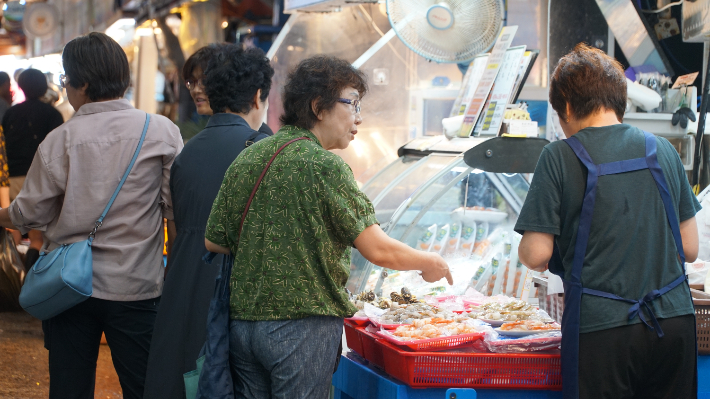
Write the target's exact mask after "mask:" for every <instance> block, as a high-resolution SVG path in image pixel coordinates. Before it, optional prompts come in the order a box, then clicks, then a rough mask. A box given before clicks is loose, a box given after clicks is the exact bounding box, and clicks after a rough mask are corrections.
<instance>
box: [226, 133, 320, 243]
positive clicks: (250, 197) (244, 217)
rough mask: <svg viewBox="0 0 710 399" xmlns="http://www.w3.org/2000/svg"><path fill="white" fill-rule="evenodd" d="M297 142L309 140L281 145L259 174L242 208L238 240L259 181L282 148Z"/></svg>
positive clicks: (301, 138)
mask: <svg viewBox="0 0 710 399" xmlns="http://www.w3.org/2000/svg"><path fill="white" fill-rule="evenodd" d="M299 140H310V139H309V138H308V137H299V138H297V139H293V140H291V141H289V142H288V143H286V144H284V145H282V146H281V148H279V149H278V150H276V152H275V153H274V155H273V156H272V157H271V159H270V160H269V162H268V163H267V164H266V167H265V168H264V170H263V171H262V172H261V175H260V176H259V178H258V179H257V180H256V184H255V185H254V189H253V190H251V195H250V196H249V201H247V206H246V208H244V214H243V215H242V221H241V222H240V223H239V238H240V239H241V237H242V227H244V220H246V218H247V213H249V207H250V206H251V201H252V200H253V199H254V196H255V195H256V190H258V189H259V185H260V184H261V181H262V180H264V176H265V175H266V172H267V171H268V170H269V167H270V166H271V163H272V162H274V159H276V156H277V155H279V153H280V152H281V151H283V150H284V148H286V147H288V146H289V144H291V143H295V142H296V141H299Z"/></svg>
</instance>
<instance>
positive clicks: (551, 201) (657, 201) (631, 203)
mask: <svg viewBox="0 0 710 399" xmlns="http://www.w3.org/2000/svg"><path fill="white" fill-rule="evenodd" d="M574 137H576V138H577V139H579V141H580V142H581V143H582V145H583V146H584V148H585V149H586V150H587V152H588V153H589V155H590V156H591V158H592V160H593V161H594V163H596V164H601V163H607V162H615V161H621V160H625V159H633V158H641V157H644V156H645V140H644V135H643V132H642V131H641V130H639V129H637V128H635V127H632V126H629V125H626V124H620V125H612V126H605V127H589V128H586V129H583V130H580V131H579V132H578V133H577V134H575V136H574ZM656 141H657V144H658V163H659V164H660V165H661V169H662V170H663V174H664V176H665V178H666V182H667V184H668V190H669V192H670V195H671V198H672V200H673V209H674V210H675V212H676V216H677V217H678V220H679V221H680V222H682V221H684V220H687V219H690V218H692V217H693V216H695V214H696V213H697V212H698V211H699V210H700V204H699V203H698V200H697V199H696V197H695V195H693V192H692V190H691V187H690V184H689V183H688V179H687V177H686V174H685V170H684V169H683V165H682V164H681V161H680V157H679V156H678V153H677V152H676V150H675V149H674V148H673V146H672V145H671V144H670V143H669V142H668V140H666V139H664V138H661V137H657V138H656ZM586 179H587V170H586V168H585V167H584V166H583V165H582V163H581V161H579V159H577V157H576V155H575V154H574V152H573V151H572V149H571V148H570V147H569V145H567V144H566V143H564V142H562V141H558V142H553V143H550V144H548V145H547V146H546V147H545V148H544V149H543V151H542V154H541V155H540V159H539V160H538V163H537V167H536V168H535V175H534V176H533V180H532V183H531V186H530V191H529V192H528V195H527V198H526V200H525V204H524V205H523V209H522V210H521V212H520V217H519V218H518V221H517V223H516V225H515V230H516V231H517V232H519V233H521V234H522V233H523V232H524V231H537V232H542V233H549V234H553V235H554V236H555V242H556V243H557V245H558V247H559V249H560V255H561V256H562V259H563V265H564V269H565V278H569V276H570V273H571V270H572V260H573V257H574V244H575V242H576V237H577V228H578V226H579V215H580V212H581V210H582V198H583V196H584V190H585V187H586ZM681 273H684V269H683V266H682V265H681V263H680V261H679V260H678V252H677V249H676V246H675V242H674V241H673V235H672V233H671V229H670V226H669V224H668V220H667V218H666V212H665V209H664V207H663V202H662V201H661V196H660V194H659V192H658V188H657V187H656V183H655V181H654V180H653V177H652V176H651V172H650V171H649V170H648V169H644V170H639V171H635V172H628V173H622V174H617V175H607V176H602V177H600V178H599V180H598V183H597V194H596V203H595V206H594V215H593V219H592V226H591V232H590V238H589V244H588V246H587V252H586V256H585V259H584V266H583V268H582V286H584V287H586V288H591V289H595V290H600V291H605V292H610V293H613V294H616V295H619V296H621V297H624V298H629V299H639V298H642V297H643V296H645V295H646V294H647V293H649V292H650V291H652V290H655V289H660V288H662V287H664V286H666V285H668V284H669V283H670V282H672V281H673V280H675V279H676V278H677V277H678V276H680V275H681ZM630 306H631V305H630V304H628V303H626V302H621V301H616V300H612V299H607V298H600V297H596V296H592V295H582V304H581V325H580V332H582V333H585V332H592V331H598V330H604V329H609V328H613V327H619V326H625V325H628V324H635V323H639V322H640V319H639V318H638V317H636V318H634V319H633V320H631V321H629V320H628V318H627V313H628V309H629V307H630ZM651 306H652V307H653V311H654V312H655V314H656V317H658V318H669V317H675V316H681V315H686V314H693V313H694V310H693V303H692V300H691V299H690V292H689V290H688V285H687V284H680V285H679V286H677V287H676V288H674V289H672V290H671V291H669V292H668V293H666V294H665V295H663V296H661V297H660V298H658V299H656V300H654V301H653V302H652V305H651ZM642 309H643V307H642ZM644 311H645V310H644Z"/></svg>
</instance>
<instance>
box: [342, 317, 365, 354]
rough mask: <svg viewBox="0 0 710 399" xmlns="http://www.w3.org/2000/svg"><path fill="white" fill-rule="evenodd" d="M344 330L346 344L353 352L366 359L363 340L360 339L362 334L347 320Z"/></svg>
mask: <svg viewBox="0 0 710 399" xmlns="http://www.w3.org/2000/svg"><path fill="white" fill-rule="evenodd" d="M343 328H344V329H345V342H346V343H347V345H348V348H350V349H351V350H352V351H353V352H356V353H357V354H358V355H360V356H362V357H365V352H364V351H363V348H362V340H361V339H360V333H358V331H357V330H356V328H357V327H356V326H355V324H353V323H351V322H350V321H348V319H345V322H344V323H343Z"/></svg>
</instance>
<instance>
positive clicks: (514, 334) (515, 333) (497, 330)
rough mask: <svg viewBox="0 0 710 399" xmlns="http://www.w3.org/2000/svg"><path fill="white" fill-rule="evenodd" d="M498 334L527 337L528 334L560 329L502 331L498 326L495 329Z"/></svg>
mask: <svg viewBox="0 0 710 399" xmlns="http://www.w3.org/2000/svg"><path fill="white" fill-rule="evenodd" d="M495 330H496V332H497V333H498V334H500V335H507V336H509V337H527V336H528V335H535V334H544V333H548V332H555V331H560V330H528V331H504V330H501V329H500V328H496V329H495Z"/></svg>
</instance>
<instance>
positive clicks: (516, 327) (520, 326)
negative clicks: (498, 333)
mask: <svg viewBox="0 0 710 399" xmlns="http://www.w3.org/2000/svg"><path fill="white" fill-rule="evenodd" d="M500 329H501V330H502V331H554V330H559V329H560V325H559V324H557V323H550V324H547V323H543V322H541V321H538V320H521V321H514V322H510V323H503V325H501V326H500Z"/></svg>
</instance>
